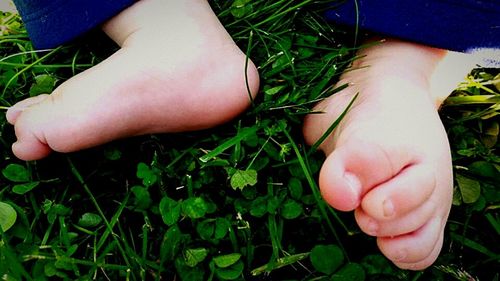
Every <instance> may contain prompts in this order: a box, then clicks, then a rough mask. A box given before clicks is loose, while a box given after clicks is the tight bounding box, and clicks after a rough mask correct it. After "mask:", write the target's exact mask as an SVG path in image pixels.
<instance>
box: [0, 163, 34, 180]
mask: <svg viewBox="0 0 500 281" xmlns="http://www.w3.org/2000/svg"><path fill="white" fill-rule="evenodd" d="M2 174H3V176H4V177H5V178H6V179H8V180H10V181H13V182H27V181H29V180H30V174H29V172H28V169H26V167H24V166H23V165H19V164H9V165H7V167H5V168H4V169H3V170H2Z"/></svg>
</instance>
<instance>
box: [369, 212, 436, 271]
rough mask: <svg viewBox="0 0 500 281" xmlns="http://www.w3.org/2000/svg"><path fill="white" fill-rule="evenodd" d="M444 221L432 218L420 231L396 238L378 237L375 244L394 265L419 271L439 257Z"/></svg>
mask: <svg viewBox="0 0 500 281" xmlns="http://www.w3.org/2000/svg"><path fill="white" fill-rule="evenodd" d="M443 229H444V221H443V219H442V218H441V217H439V216H436V217H433V218H432V219H431V220H430V221H429V222H428V223H427V224H425V225H424V226H423V227H421V228H420V229H418V230H416V231H414V232H412V233H408V234H405V235H401V236H397V237H380V238H378V239H377V244H378V247H379V248H380V250H381V251H382V253H383V254H384V255H385V256H386V257H387V258H388V259H390V260H391V261H393V262H394V263H395V264H396V265H398V266H399V265H401V266H404V267H405V268H411V269H421V268H423V267H424V266H428V265H430V264H431V263H432V262H434V260H435V259H436V258H437V256H438V255H439V251H440V249H441V246H442V241H443Z"/></svg>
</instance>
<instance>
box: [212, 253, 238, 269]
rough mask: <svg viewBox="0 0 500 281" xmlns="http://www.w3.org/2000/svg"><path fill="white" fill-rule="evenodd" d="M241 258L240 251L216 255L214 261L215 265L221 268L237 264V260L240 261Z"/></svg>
mask: <svg viewBox="0 0 500 281" xmlns="http://www.w3.org/2000/svg"><path fill="white" fill-rule="evenodd" d="M240 258H241V254H240V253H232V254H227V255H222V256H216V257H214V258H213V259H212V260H213V261H214V263H215V265H216V266H217V267H219V268H226V267H229V266H231V265H233V264H235V263H236V262H237V261H239V260H240Z"/></svg>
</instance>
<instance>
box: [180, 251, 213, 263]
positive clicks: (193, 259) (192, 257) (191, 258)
mask: <svg viewBox="0 0 500 281" xmlns="http://www.w3.org/2000/svg"><path fill="white" fill-rule="evenodd" d="M207 255H208V250H207V249H205V248H196V249H187V250H185V251H184V261H185V262H186V265H187V266H189V267H195V266H196V265H197V264H199V263H200V262H202V261H203V260H204V259H205V258H206V257H207Z"/></svg>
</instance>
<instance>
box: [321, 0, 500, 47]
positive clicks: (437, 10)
mask: <svg viewBox="0 0 500 281" xmlns="http://www.w3.org/2000/svg"><path fill="white" fill-rule="evenodd" d="M356 2H357V8H358V11H359V14H358V16H359V18H357V14H356ZM327 18H328V19H330V20H333V21H336V22H338V23H340V24H346V25H351V26H355V25H356V23H359V25H358V26H359V27H360V28H362V29H365V30H369V31H371V32H375V33H379V34H383V35H386V36H391V37H395V38H400V39H403V40H407V41H413V42H417V43H421V44H424V45H428V46H433V47H437V48H442V49H448V50H454V51H461V52H468V51H471V50H473V49H481V48H500V1H499V0H348V1H346V2H345V3H343V4H342V5H340V6H339V7H336V8H334V9H332V10H331V11H328V12H327Z"/></svg>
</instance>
